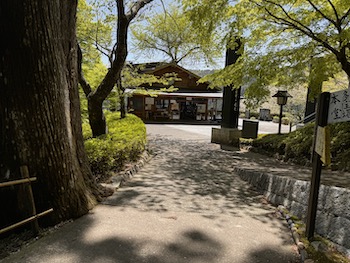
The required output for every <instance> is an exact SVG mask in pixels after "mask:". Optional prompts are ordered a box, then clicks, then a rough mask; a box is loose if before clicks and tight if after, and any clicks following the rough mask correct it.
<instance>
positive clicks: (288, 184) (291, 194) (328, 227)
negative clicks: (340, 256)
mask: <svg viewBox="0 0 350 263" xmlns="http://www.w3.org/2000/svg"><path fill="white" fill-rule="evenodd" d="M235 172H237V174H238V175H239V176H240V177H241V178H242V179H243V180H244V181H247V182H249V183H250V184H251V185H253V186H254V187H256V188H257V189H258V190H260V191H262V192H263V193H264V195H265V196H266V198H267V199H268V200H269V201H270V202H271V203H273V204H275V205H280V204H282V205H284V206H285V207H286V208H288V209H289V211H290V212H291V213H292V214H294V215H295V216H297V217H299V218H300V219H302V220H303V221H304V222H305V221H306V216H307V206H308V199H309V189H310V182H308V181H301V180H295V179H293V178H289V177H282V176H276V175H271V174H265V173H258V172H254V171H247V170H244V169H240V168H235ZM316 232H317V233H318V234H319V235H321V236H323V237H325V238H327V239H329V240H330V241H332V242H334V243H335V244H338V245H340V246H341V247H343V248H345V249H346V250H348V251H350V190H349V189H346V188H340V187H335V186H325V185H322V186H321V187H320V192H319V199H318V209H317V218H316Z"/></svg>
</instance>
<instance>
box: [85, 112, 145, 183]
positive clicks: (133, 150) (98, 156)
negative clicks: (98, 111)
mask: <svg viewBox="0 0 350 263" xmlns="http://www.w3.org/2000/svg"><path fill="white" fill-rule="evenodd" d="M106 121H107V125H108V134H107V135H102V136H99V137H97V138H92V133H91V129H90V126H89V124H87V123H84V124H83V135H84V139H85V149H86V152H87V156H88V159H89V163H90V166H91V170H92V172H93V173H94V175H95V176H96V178H97V180H98V181H101V180H103V179H104V178H105V177H106V176H107V175H108V174H109V172H110V171H112V170H113V171H120V170H121V169H122V168H123V165H124V164H125V163H127V162H131V161H135V160H137V158H138V157H139V156H140V154H141V153H142V152H143V151H144V150H145V145H146V127H145V124H144V123H143V122H142V120H141V119H140V118H138V117H136V116H135V115H133V114H127V116H126V118H124V119H120V113H118V112H117V113H111V112H106Z"/></svg>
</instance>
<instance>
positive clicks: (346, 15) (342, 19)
mask: <svg viewBox="0 0 350 263" xmlns="http://www.w3.org/2000/svg"><path fill="white" fill-rule="evenodd" d="M348 15H350V8H349V9H348V11H347V12H346V13H345V15H343V16H342V17H341V18H340V21H341V23H343V21H344V20H345V19H346V18H347V17H348Z"/></svg>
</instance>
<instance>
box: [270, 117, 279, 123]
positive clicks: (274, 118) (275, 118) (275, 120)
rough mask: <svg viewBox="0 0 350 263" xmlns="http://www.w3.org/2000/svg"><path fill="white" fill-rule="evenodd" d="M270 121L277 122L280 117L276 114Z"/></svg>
mask: <svg viewBox="0 0 350 263" xmlns="http://www.w3.org/2000/svg"><path fill="white" fill-rule="evenodd" d="M272 122H274V123H279V122H280V118H279V117H278V116H273V118H272Z"/></svg>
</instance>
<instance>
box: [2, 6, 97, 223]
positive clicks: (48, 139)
mask: <svg viewBox="0 0 350 263" xmlns="http://www.w3.org/2000/svg"><path fill="white" fill-rule="evenodd" d="M76 5H77V2H76V1H71V0H57V1H40V0H21V1H19V0H3V1H1V2H0V21H1V22H0V32H1V35H2V36H4V39H3V40H2V41H1V44H0V45H1V48H0V114H1V115H0V138H1V141H0V149H1V151H0V163H1V166H2V168H3V169H2V170H6V175H7V177H8V179H14V178H18V176H19V167H20V166H21V165H27V166H28V168H29V172H30V174H31V175H32V176H36V177H37V178H38V182H37V183H35V186H36V187H35V197H36V203H37V206H38V210H39V211H40V210H43V209H45V208H49V207H53V208H54V212H53V213H52V214H51V215H50V216H49V217H48V218H50V222H51V223H56V222H59V221H61V220H65V219H67V218H72V217H78V216H81V215H83V214H85V213H87V211H88V210H89V209H90V208H91V207H92V206H93V205H94V204H95V203H96V200H97V199H98V198H99V195H100V192H99V189H98V187H97V185H96V182H95V180H94V178H93V176H92V173H91V171H90V168H89V165H88V162H87V158H86V154H85V151H84V145H83V137H82V129H81V116H80V106H79V94H78V87H77V77H76V76H77V73H78V72H77V55H76V54H77V49H76V48H77V46H76V37H75V16H76ZM18 201H19V202H22V201H24V200H18Z"/></svg>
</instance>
